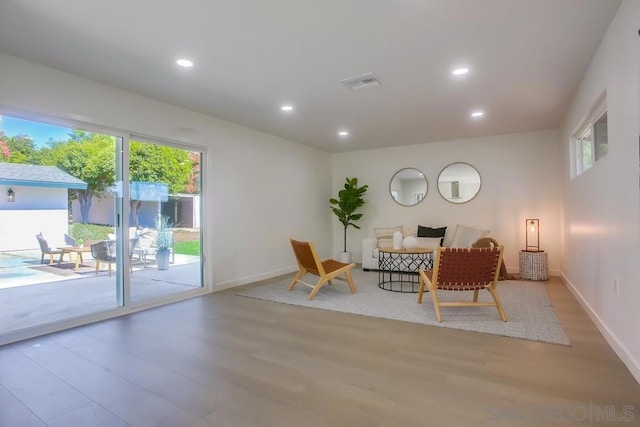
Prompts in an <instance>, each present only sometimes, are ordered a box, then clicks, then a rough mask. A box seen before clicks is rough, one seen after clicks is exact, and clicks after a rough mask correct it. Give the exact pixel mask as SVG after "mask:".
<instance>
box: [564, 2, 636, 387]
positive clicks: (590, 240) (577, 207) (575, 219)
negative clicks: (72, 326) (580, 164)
mask: <svg viewBox="0 0 640 427" xmlns="http://www.w3.org/2000/svg"><path fill="white" fill-rule="evenodd" d="M639 23H640V2H638V1H637V0H627V1H625V2H624V3H623V4H622V5H621V7H620V9H619V10H618V13H617V15H616V17H615V18H614V19H613V21H612V23H611V25H610V26H609V29H608V31H607V34H606V36H605V38H604V39H603V41H602V43H601V45H600V47H599V49H598V51H597V53H596V55H595V56H594V58H593V60H592V63H591V65H590V67H589V70H588V72H587V73H586V74H585V76H584V79H583V81H582V82H581V84H580V88H579V90H578V92H577V93H576V96H575V98H574V99H573V102H572V105H571V108H570V110H569V112H568V114H567V117H566V119H565V121H564V124H563V127H562V134H561V135H562V165H563V166H562V183H563V186H564V193H565V206H564V211H565V224H564V238H565V241H566V251H565V254H566V256H565V257H564V259H563V267H562V270H563V273H564V276H565V278H566V280H567V282H568V283H569V285H570V286H571V287H572V288H573V289H574V291H575V293H576V294H577V296H578V298H579V299H580V300H581V301H582V302H583V305H584V306H585V307H586V308H587V311H588V312H590V314H591V315H592V318H593V319H594V320H595V321H596V324H597V325H598V326H599V327H600V329H601V331H602V332H603V333H604V335H605V336H606V337H607V338H608V340H609V342H610V343H611V344H612V346H613V348H614V349H615V350H616V352H617V353H618V355H619V356H620V357H621V358H622V359H623V361H624V362H625V363H626V364H627V366H628V367H629V368H630V369H631V371H632V372H633V374H634V375H635V377H636V379H638V381H640V335H639V334H638V331H637V327H636V326H637V325H640V310H639V309H638V302H640V287H639V286H638V285H639V284H640V280H639V279H640V267H639V264H638V260H639V259H640V236H639V235H640V226H639V224H640V219H639V212H640V209H639V205H640V196H639V194H638V193H639V191H638V176H639V170H638V145H639V142H638V134H639V132H638V131H639V123H638V121H639V118H640V108H639V90H640V87H639V84H638V81H639V79H640V72H639V71H640V66H639V56H640V38H639V37H638V27H639ZM604 90H606V94H607V108H608V128H609V152H608V154H607V155H606V156H605V157H603V158H602V159H601V160H598V161H597V162H596V164H595V165H594V167H592V168H591V169H589V170H587V171H586V172H585V173H584V174H583V175H581V176H579V177H577V178H575V179H571V178H570V168H569V164H570V143H569V141H570V137H571V135H572V133H573V132H574V130H575V128H576V126H578V124H579V123H580V121H581V120H582V119H583V118H584V117H585V116H587V115H588V113H589V110H590V108H591V107H592V106H593V104H594V103H595V102H596V100H597V99H598V97H599V95H600V94H601V93H602V91H604ZM616 280H617V282H618V290H617V292H616V287H615V281H616Z"/></svg>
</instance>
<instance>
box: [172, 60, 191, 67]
mask: <svg viewBox="0 0 640 427" xmlns="http://www.w3.org/2000/svg"><path fill="white" fill-rule="evenodd" d="M176 64H178V65H179V66H181V67H185V68H189V67H193V61H191V60H189V59H184V58H181V59H178V60H177V61H176Z"/></svg>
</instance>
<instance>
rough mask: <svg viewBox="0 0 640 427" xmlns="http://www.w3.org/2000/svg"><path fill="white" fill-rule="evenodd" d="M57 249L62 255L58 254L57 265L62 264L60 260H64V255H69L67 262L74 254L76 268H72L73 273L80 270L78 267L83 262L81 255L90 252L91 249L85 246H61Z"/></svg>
mask: <svg viewBox="0 0 640 427" xmlns="http://www.w3.org/2000/svg"><path fill="white" fill-rule="evenodd" d="M59 249H61V250H62V253H61V254H60V259H59V260H58V264H60V263H61V262H62V258H64V254H69V261H71V254H76V266H75V267H73V269H74V270H75V271H78V269H79V268H80V265H82V261H83V260H82V254H83V253H87V252H91V248H90V247H86V246H63V247H61V248H59Z"/></svg>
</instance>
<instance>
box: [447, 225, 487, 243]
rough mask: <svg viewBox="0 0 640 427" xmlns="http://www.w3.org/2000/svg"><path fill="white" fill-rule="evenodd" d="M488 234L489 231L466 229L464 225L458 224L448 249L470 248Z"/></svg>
mask: <svg viewBox="0 0 640 427" xmlns="http://www.w3.org/2000/svg"><path fill="white" fill-rule="evenodd" d="M488 234H489V230H482V229H480V228H474V227H468V226H466V225H460V224H458V225H457V226H456V231H455V233H454V234H453V239H452V240H451V244H450V245H449V247H452V248H470V247H471V245H473V244H474V243H475V242H476V241H478V239H481V238H483V237H486V236H487V235H488Z"/></svg>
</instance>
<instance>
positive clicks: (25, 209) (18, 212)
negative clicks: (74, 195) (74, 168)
mask: <svg viewBox="0 0 640 427" xmlns="http://www.w3.org/2000/svg"><path fill="white" fill-rule="evenodd" d="M84 188H87V184H86V183H84V182H83V181H81V180H79V179H77V178H75V177H73V176H71V175H69V174H68V173H66V172H63V171H62V170H60V169H58V168H57V167H55V166H38V165H23V164H14V163H0V251H15V250H25V249H36V248H38V247H39V246H38V242H37V240H36V238H35V235H36V234H38V233H42V234H43V236H44V237H45V239H47V241H48V242H49V244H50V245H51V246H56V245H60V244H64V234H65V233H67V232H68V229H69V207H68V206H69V205H68V200H69V196H68V193H69V189H84ZM9 190H11V191H12V192H13V194H14V200H13V201H10V200H9V197H8V193H9Z"/></svg>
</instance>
